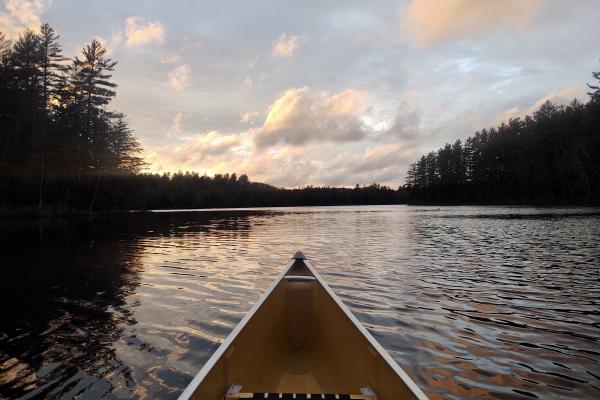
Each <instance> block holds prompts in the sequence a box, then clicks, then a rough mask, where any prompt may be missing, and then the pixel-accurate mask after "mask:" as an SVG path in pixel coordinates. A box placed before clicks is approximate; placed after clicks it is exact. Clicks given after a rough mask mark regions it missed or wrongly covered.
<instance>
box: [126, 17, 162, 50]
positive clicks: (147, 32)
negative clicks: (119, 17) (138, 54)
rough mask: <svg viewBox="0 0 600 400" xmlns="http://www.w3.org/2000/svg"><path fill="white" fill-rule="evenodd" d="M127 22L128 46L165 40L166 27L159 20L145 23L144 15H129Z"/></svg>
mask: <svg viewBox="0 0 600 400" xmlns="http://www.w3.org/2000/svg"><path fill="white" fill-rule="evenodd" d="M125 23H126V26H125V35H126V36H127V47H135V46H142V45H145V44H148V43H164V42H165V27H164V26H163V24H162V23H160V22H159V21H154V22H148V23H146V24H144V20H143V18H142V17H128V18H127V19H126V20H125Z"/></svg>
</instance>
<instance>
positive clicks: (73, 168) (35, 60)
mask: <svg viewBox="0 0 600 400" xmlns="http://www.w3.org/2000/svg"><path fill="white" fill-rule="evenodd" d="M58 39H59V36H58V35H57V34H56V32H55V31H54V29H53V28H52V27H50V26H49V25H48V24H44V25H42V26H41V27H40V31H39V33H37V32H34V31H31V30H26V31H25V32H23V33H22V34H21V35H20V36H19V38H18V39H17V40H15V41H14V42H11V41H9V40H8V39H7V38H6V36H5V35H4V34H2V33H1V32H0V210H1V209H4V210H5V212H8V213H11V212H14V211H15V210H17V209H20V210H21V211H24V212H32V211H34V210H35V212H36V213H39V212H51V213H56V212H60V213H64V212H71V211H82V210H85V211H97V210H116V209H155V208H199V207H249V206H286V205H335V204H386V203H387V204H389V203H397V202H399V201H402V197H401V194H402V193H403V192H402V191H396V190H392V189H390V188H389V187H385V186H379V185H377V184H373V185H371V186H368V187H356V188H354V189H346V188H327V187H321V188H317V187H306V188H302V189H292V190H288V189H278V188H275V187H273V186H269V185H265V184H261V183H255V182H250V181H249V180H248V177H247V176H245V175H241V176H240V177H239V178H238V177H237V176H236V175H235V174H232V175H229V174H225V175H216V176H215V177H212V178H211V177H207V176H202V175H199V174H196V173H176V174H164V175H154V174H143V173H140V171H141V170H143V168H144V166H145V164H144V161H143V159H142V158H141V156H140V154H141V148H140V145H139V143H138V141H137V139H136V138H135V137H134V136H133V134H132V131H131V130H130V128H129V127H128V125H127V122H126V118H125V115H124V114H122V113H119V112H115V111H110V110H109V109H108V108H107V107H108V105H109V103H110V102H111V100H112V99H113V97H114V96H115V95H116V90H115V89H116V86H117V85H116V84H115V83H114V82H112V81H111V72H112V71H113V70H114V68H115V66H116V64H117V62H116V61H113V60H111V59H110V58H109V57H108V54H107V50H106V48H104V47H103V46H102V44H101V43H100V42H98V41H97V40H93V41H92V42H91V43H90V44H89V45H87V46H86V47H85V48H83V50H82V51H81V54H80V55H79V56H77V57H75V58H74V59H66V58H65V57H63V56H62V49H61V46H60V44H59V43H58Z"/></svg>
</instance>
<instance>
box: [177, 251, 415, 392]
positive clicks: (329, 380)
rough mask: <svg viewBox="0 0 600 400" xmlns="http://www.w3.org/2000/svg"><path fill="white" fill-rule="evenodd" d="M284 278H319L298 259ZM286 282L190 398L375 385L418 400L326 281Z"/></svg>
mask: <svg viewBox="0 0 600 400" xmlns="http://www.w3.org/2000/svg"><path fill="white" fill-rule="evenodd" d="M284 275H285V276H287V277H288V278H289V277H290V276H308V277H312V276H313V273H312V272H311V270H310V269H309V268H308V267H307V265H306V264H305V262H304V261H302V260H297V261H294V262H293V264H291V265H290V266H289V267H288V269H287V271H286V272H284ZM285 276H284V277H283V279H281V280H279V281H278V282H277V283H276V285H275V286H274V287H273V288H272V290H271V292H270V294H269V293H267V297H266V298H265V300H264V301H263V303H262V305H260V307H258V309H256V311H255V312H254V314H253V315H252V316H251V317H250V319H249V320H248V321H247V322H246V325H245V326H244V327H243V329H241V331H239V332H238V333H237V335H235V337H233V340H231V339H228V341H226V342H225V343H224V345H223V346H224V347H225V348H224V349H220V350H222V352H220V356H219V357H218V359H216V360H213V359H211V360H209V362H208V364H209V365H208V367H209V368H210V370H208V371H205V375H204V376H203V379H202V380H201V381H200V382H199V384H198V386H197V387H196V388H195V390H194V391H193V394H191V397H190V398H192V399H202V400H220V399H223V396H224V395H225V393H226V392H227V389H228V388H229V387H230V386H231V385H232V384H236V385H240V386H241V391H242V392H250V393H252V392H257V393H277V392H279V393H348V394H360V393H361V388H364V387H371V388H372V389H373V390H374V391H375V392H376V394H377V398H378V399H382V400H392V399H393V400H398V399H417V398H418V397H416V396H415V395H414V394H413V392H412V391H411V390H410V389H409V388H408V387H407V385H406V383H405V382H404V381H403V380H402V379H401V378H400V377H399V376H398V374H397V373H396V372H395V371H394V369H393V368H392V367H391V366H390V364H389V363H388V362H387V361H386V360H385V359H384V357H383V356H382V355H381V354H380V353H379V352H378V350H376V349H375V348H374V347H373V345H372V344H371V343H370V342H369V340H368V339H367V338H366V337H365V335H363V333H362V332H361V331H360V330H359V329H358V328H357V326H356V325H355V324H354V323H353V322H352V320H351V319H350V318H349V317H348V315H346V313H345V312H344V310H342V309H341V308H340V307H339V306H338V304H337V303H336V301H335V300H334V299H333V297H332V296H331V295H330V294H329V293H328V292H327V290H326V289H325V288H324V286H323V285H325V284H324V283H321V282H322V281H321V280H320V278H318V279H314V280H300V279H293V280H292V279H289V280H288V279H286V277H285ZM230 340H231V341H230ZM218 353H219V352H218ZM213 358H214V357H213ZM211 365H212V366H211ZM205 368H206V367H205ZM201 373H202V372H201ZM197 383H198V382H197ZM184 395H185V393H184ZM185 398H187V397H185Z"/></svg>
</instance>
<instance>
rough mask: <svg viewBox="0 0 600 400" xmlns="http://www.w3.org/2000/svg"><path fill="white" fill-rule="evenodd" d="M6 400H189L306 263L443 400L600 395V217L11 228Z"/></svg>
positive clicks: (473, 212) (303, 216)
mask: <svg viewBox="0 0 600 400" xmlns="http://www.w3.org/2000/svg"><path fill="white" fill-rule="evenodd" d="M0 240H1V245H0V250H1V251H2V261H0V304H2V307H3V310H2V318H0V398H18V397H23V398H40V397H46V398H72V397H77V398H82V399H87V398H90V399H92V398H111V399H114V398H144V397H145V398H162V399H171V398H176V397H177V396H178V394H179V393H180V392H181V391H182V390H183V389H184V388H185V386H186V385H187V383H188V382H189V381H190V380H191V378H192V377H193V375H195V373H196V372H197V371H198V370H199V369H200V368H201V367H202V365H203V363H204V362H205V361H206V360H207V359H208V358H209V357H210V355H211V354H212V352H214V351H215V349H216V348H217V347H218V345H219V343H220V342H221V341H222V340H223V339H224V338H225V337H226V336H227V335H228V333H229V332H230V331H231V330H232V329H233V327H234V326H235V325H236V323H237V322H238V321H239V320H240V319H241V318H242V317H243V315H244V314H245V312H246V311H247V310H248V309H249V308H250V307H251V306H252V305H253V304H254V303H255V301H256V300H257V299H258V297H259V295H260V294H261V293H262V292H263V291H264V290H265V289H266V288H267V287H268V286H269V285H270V284H271V282H272V280H273V279H274V277H275V276H276V275H277V274H278V273H279V272H280V271H281V269H282V268H283V266H284V265H285V264H286V263H287V261H288V259H289V258H290V257H291V255H292V254H293V252H294V251H295V250H303V251H304V252H305V254H306V255H307V256H308V257H309V258H310V259H311V260H312V261H313V263H314V265H315V266H316V268H317V269H318V271H319V272H320V273H321V274H322V276H323V277H324V278H325V280H327V282H328V283H329V284H330V285H331V287H332V288H333V290H334V291H335V292H336V293H337V294H338V295H339V297H340V298H341V299H342V300H343V301H344V302H345V303H346V304H347V305H348V307H349V308H350V310H351V311H352V312H353V313H354V314H355V315H356V316H357V318H358V319H359V320H360V321H361V322H362V323H363V324H364V325H365V326H366V327H367V329H368V330H369V331H370V332H371V333H372V334H373V336H374V337H375V338H376V339H377V340H378V341H380V343H381V344H382V345H383V347H384V348H385V349H387V350H388V351H389V353H390V354H391V355H392V357H393V358H394V359H396V361H397V362H398V363H399V364H400V365H401V366H402V367H403V368H404V369H405V370H406V371H407V372H408V374H409V375H410V376H411V377H412V378H413V379H414V380H415V382H416V383H417V384H418V385H419V386H420V387H421V388H422V389H423V390H424V391H425V392H426V393H427V394H428V395H429V396H430V398H431V399H464V398H472V399H529V398H540V399H548V398H552V399H598V398H600V306H599V304H600V244H599V243H600V210H598V209H590V208H582V209H575V208H569V209H537V208H517V207H514V208H512V207H495V208H493V207H447V208H446V207H441V208H438V207H407V206H368V207H322V208H280V209H268V210H265V209H263V210H230V211H218V212H213V211H210V212H207V211H202V212H161V213H152V214H148V213H144V214H142V213H140V214H128V215H113V216H103V217H97V218H82V219H72V220H45V221H43V222H41V223H38V222H37V221H27V222H26V221H19V222H16V221H12V222H11V221H3V222H1V223H0Z"/></svg>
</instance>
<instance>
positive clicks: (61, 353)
mask: <svg viewBox="0 0 600 400" xmlns="http://www.w3.org/2000/svg"><path fill="white" fill-rule="evenodd" d="M257 213H259V214H266V213H261V212H257ZM234 214H235V215H234V217H233V218H232V215H230V214H228V213H221V214H220V215H219V216H218V217H215V215H214V214H213V215H211V214H207V213H200V214H194V215H193V216H190V215H189V214H187V215H186V214H185V213H181V214H178V213H164V214H160V213H159V214H145V215H143V216H140V215H122V216H119V217H115V216H112V217H104V218H84V219H74V220H64V219H58V220H42V221H27V222H23V221H18V223H6V224H2V225H0V242H1V243H2V244H1V245H0V246H1V249H2V253H3V261H2V263H1V269H0V274H1V276H2V279H1V280H0V301H1V302H2V303H1V304H3V305H5V309H4V312H3V317H2V318H1V319H0V398H2V397H3V396H6V397H8V398H16V397H21V396H24V395H27V397H63V396H65V397H66V398H71V397H73V396H75V395H77V394H81V393H85V396H86V397H88V396H89V397H90V398H96V397H101V396H103V395H104V394H108V393H111V394H112V395H116V396H117V397H131V396H135V395H136V394H137V395H142V396H143V394H144V389H143V388H141V387H140V385H138V382H136V377H135V376H134V375H135V374H134V373H133V371H132V370H131V366H130V365H129V364H128V363H127V362H124V361H123V360H121V359H120V358H119V351H118V349H119V348H125V349H126V348H127V347H133V348H134V349H135V350H136V351H138V352H139V351H140V350H142V351H146V352H148V353H150V354H153V355H154V356H155V357H156V358H158V359H160V358H161V357H162V356H164V354H161V351H160V350H157V349H154V348H152V346H151V345H149V344H147V343H146V342H144V341H143V340H141V339H139V338H138V337H137V335H136V331H135V325H136V324H137V321H136V319H135V317H134V311H135V309H136V308H137V307H138V306H139V304H140V298H139V296H138V294H137V293H136V292H137V290H138V288H139V285H140V282H141V280H142V277H141V272H142V271H143V268H144V265H143V261H142V258H141V256H142V254H143V253H144V251H145V248H144V244H143V240H144V238H147V237H157V236H169V235H173V236H177V235H180V234H182V233H184V232H185V233H186V234H189V233H190V231H203V230H208V229H209V227H208V226H207V225H208V224H210V225H211V226H212V227H213V228H214V233H213V234H219V235H229V234H234V235H238V234H242V235H247V233H248V231H249V229H250V226H249V224H248V221H247V217H248V216H249V215H251V214H253V213H250V212H236V213H234ZM228 232H229V233H228ZM232 232H237V233H232ZM204 346H205V347H206V344H204ZM136 357H137V356H136ZM138 372H139V371H138ZM145 372H146V374H147V375H146V376H147V377H148V379H150V380H151V381H153V382H152V384H151V386H154V385H160V386H164V387H163V388H162V390H166V391H178V390H181V386H182V385H185V384H184V383H182V381H186V380H187V379H189V377H187V376H182V375H181V374H179V373H176V372H175V371H173V370H168V369H165V370H162V369H159V368H156V367H154V368H150V369H149V370H147V371H145ZM140 376H144V375H138V376H137V380H139V379H140ZM149 383H150V382H146V383H145V385H142V386H148V384H149ZM171 385H174V386H175V387H170V386H171ZM160 390H161V389H160V388H159V389H157V391H160Z"/></svg>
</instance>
